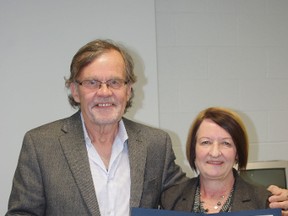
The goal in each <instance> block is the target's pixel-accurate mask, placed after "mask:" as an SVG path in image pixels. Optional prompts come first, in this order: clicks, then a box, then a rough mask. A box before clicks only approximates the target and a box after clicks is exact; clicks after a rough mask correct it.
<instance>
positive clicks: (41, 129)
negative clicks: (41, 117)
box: [27, 112, 81, 133]
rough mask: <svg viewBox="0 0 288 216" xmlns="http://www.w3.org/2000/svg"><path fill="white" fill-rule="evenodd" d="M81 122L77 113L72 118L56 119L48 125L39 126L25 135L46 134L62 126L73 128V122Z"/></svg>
mask: <svg viewBox="0 0 288 216" xmlns="http://www.w3.org/2000/svg"><path fill="white" fill-rule="evenodd" d="M76 121H81V118H80V114H79V112H77V113H74V114H73V115H72V116H69V117H65V118H62V119H57V120H54V121H51V122H48V123H44V124H42V125H40V126H37V127H35V128H32V129H30V130H29V131H28V132H27V133H40V132H45V131H46V132H48V131H50V130H59V129H61V128H62V127H63V126H64V125H71V126H73V122H76Z"/></svg>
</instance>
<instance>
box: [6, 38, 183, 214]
mask: <svg viewBox="0 0 288 216" xmlns="http://www.w3.org/2000/svg"><path fill="white" fill-rule="evenodd" d="M133 68H134V66H133V61H132V58H131V57H130V56H129V54H128V53H127V52H126V51H125V50H124V49H123V48H121V47H120V46H119V45H116V44H115V43H114V42H112V41H107V40H95V41H92V42H90V43H88V44H86V45H85V46H84V47H82V48H81V49H80V50H79V51H78V52H77V53H76V54H75V56H74V57H73V60H72V63H71V66H70V72H71V74H70V77H69V79H67V80H66V87H68V88H69V89H70V92H71V95H69V101H70V104H71V105H72V106H73V107H78V108H79V110H78V112H76V113H75V114H74V115H72V116H71V117H69V118H66V119H62V120H58V121H55V122H53V123H49V124H46V125H43V126H40V127H38V128H36V129H33V130H31V131H29V132H27V133H26V134H25V137H24V140H23V146H22V149H21V153H20V156H19V161H18V165H17V168H16V172H15V176H14V179H13V187H12V192H11V195H10V199H9V204H8V212H7V214H6V215H53V216H55V215H69V216H73V215H75V216H76V215H77V216H79V215H81V216H83V215H102V216H105V215H111V216H112V215H117V216H128V215H129V211H130V208H131V207H145V208H157V207H158V202H159V198H160V194H161V192H162V191H163V190H164V189H165V188H167V187H169V186H171V185H172V184H175V183H177V182H180V181H184V180H185V179H186V177H185V175H184V174H183V172H182V171H181V169H180V168H179V167H178V166H177V165H176V164H175V163H174V160H175V156H174V152H173V150H172V145H171V140H170V137H169V136H168V134H167V133H165V132H163V131H161V130H159V129H154V128H151V127H147V126H144V125H142V124H138V123H135V122H133V121H130V120H128V119H125V118H123V114H124V113H125V112H126V110H127V109H128V108H129V107H130V106H131V103H132V98H133V84H134V83H135V82H136V76H135V74H134V71H133Z"/></svg>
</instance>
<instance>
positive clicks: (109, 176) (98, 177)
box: [81, 115, 131, 216]
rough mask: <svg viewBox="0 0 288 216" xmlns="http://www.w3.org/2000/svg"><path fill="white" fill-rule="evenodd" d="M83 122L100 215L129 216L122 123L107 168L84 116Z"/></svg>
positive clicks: (126, 163)
mask: <svg viewBox="0 0 288 216" xmlns="http://www.w3.org/2000/svg"><path fill="white" fill-rule="evenodd" d="M81 118H82V124H83V130H84V136H85V142H86V148H87V152H88V157H89V163H90V170H91V174H92V178H93V183H94V188H95V191H96V196H97V201H98V204H99V208H100V213H101V215H102V216H116V215H117V216H128V215H129V209H130V206H129V202H130V185H131V179H130V165H129V156H128V147H127V140H128V135H127V132H126V129H125V126H124V123H123V120H121V121H120V122H119V130H118V133H117V135H116V137H115V140H114V143H113V146H112V154H111V158H110V162H109V167H108V170H107V169H106V167H105V165H104V163H103V161H102V159H101V157H100V155H99V154H98V153H97V151H96V149H95V148H94V146H93V144H92V143H91V140H90V138H89V136H88V133H87V130H86V127H85V124H84V121H83V117H82V115H81Z"/></svg>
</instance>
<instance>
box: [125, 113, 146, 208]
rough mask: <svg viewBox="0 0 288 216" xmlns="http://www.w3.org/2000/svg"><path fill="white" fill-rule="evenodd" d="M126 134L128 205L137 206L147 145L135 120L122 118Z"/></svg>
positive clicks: (141, 186) (138, 204)
mask: <svg viewBox="0 0 288 216" xmlns="http://www.w3.org/2000/svg"><path fill="white" fill-rule="evenodd" d="M123 121H124V125H125V128H126V131H127V134H128V152H129V162H130V175H131V191H130V207H139V206H140V200H141V196H142V192H143V184H144V174H145V165H146V157H147V145H146V144H145V142H143V141H144V140H145V137H144V135H143V134H142V133H141V129H140V127H138V124H136V123H135V122H132V121H130V120H128V119H125V118H123Z"/></svg>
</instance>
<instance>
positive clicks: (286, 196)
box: [267, 185, 288, 216]
mask: <svg viewBox="0 0 288 216" xmlns="http://www.w3.org/2000/svg"><path fill="white" fill-rule="evenodd" d="M267 190H268V191H270V192H271V193H272V196H270V197H269V202H270V204H269V207H270V208H281V209H282V216H288V190H287V189H283V188H279V187H277V186H275V185H270V186H269V187H268V188H267Z"/></svg>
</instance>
